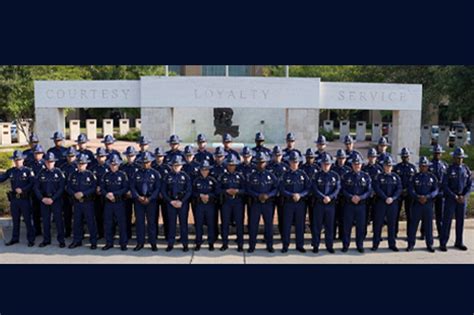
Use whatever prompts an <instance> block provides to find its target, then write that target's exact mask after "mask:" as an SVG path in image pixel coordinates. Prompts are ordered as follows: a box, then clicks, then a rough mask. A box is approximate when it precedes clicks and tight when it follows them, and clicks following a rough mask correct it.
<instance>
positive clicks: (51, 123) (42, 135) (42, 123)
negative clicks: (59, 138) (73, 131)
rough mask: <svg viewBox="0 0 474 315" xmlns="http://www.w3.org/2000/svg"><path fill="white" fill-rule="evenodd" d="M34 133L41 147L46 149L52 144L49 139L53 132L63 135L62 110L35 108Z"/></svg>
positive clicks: (63, 121) (64, 125)
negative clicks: (59, 132)
mask: <svg viewBox="0 0 474 315" xmlns="http://www.w3.org/2000/svg"><path fill="white" fill-rule="evenodd" d="M35 116H36V121H35V132H36V134H37V135H38V137H39V140H40V143H41V145H43V146H44V147H45V149H48V148H49V147H51V146H52V144H53V142H52V140H51V139H50V138H51V137H52V136H53V133H54V132H55V131H61V132H62V133H63V134H64V130H65V129H66V128H65V127H66V124H65V119H64V109H62V108H35Z"/></svg>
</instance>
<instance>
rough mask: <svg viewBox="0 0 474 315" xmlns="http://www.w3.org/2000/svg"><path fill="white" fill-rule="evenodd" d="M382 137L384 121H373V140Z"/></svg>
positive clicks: (376, 140) (375, 140)
mask: <svg viewBox="0 0 474 315" xmlns="http://www.w3.org/2000/svg"><path fill="white" fill-rule="evenodd" d="M380 137H382V123H381V122H378V121H376V122H373V123H372V137H371V140H372V142H378V141H379V139H380Z"/></svg>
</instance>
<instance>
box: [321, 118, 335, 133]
mask: <svg viewBox="0 0 474 315" xmlns="http://www.w3.org/2000/svg"><path fill="white" fill-rule="evenodd" d="M323 128H324V131H326V132H331V131H334V120H325V121H324V122H323Z"/></svg>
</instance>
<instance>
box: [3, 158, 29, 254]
mask: <svg viewBox="0 0 474 315" xmlns="http://www.w3.org/2000/svg"><path fill="white" fill-rule="evenodd" d="M24 159H25V156H24V155H23V153H22V152H21V151H20V150H15V151H14V152H13V156H11V157H10V160H13V161H14V166H13V167H11V168H9V169H8V170H7V171H6V172H5V173H3V174H1V175H0V183H3V182H5V181H6V180H7V179H10V186H11V189H12V190H11V191H10V192H8V193H7V195H8V200H9V201H10V211H11V214H12V221H13V232H12V238H11V239H10V241H8V242H7V243H6V244H5V245H6V246H11V245H13V244H16V243H18V242H19V241H20V219H21V217H23V221H24V222H25V226H26V238H27V240H28V247H32V246H34V245H35V228H34V226H33V224H32V220H31V201H30V193H31V191H32V189H33V184H34V173H33V171H32V170H31V169H30V168H28V167H26V166H24V165H23V163H24Z"/></svg>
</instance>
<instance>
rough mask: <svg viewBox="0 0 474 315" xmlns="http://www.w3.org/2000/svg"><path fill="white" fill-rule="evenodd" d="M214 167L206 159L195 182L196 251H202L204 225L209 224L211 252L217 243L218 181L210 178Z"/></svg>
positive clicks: (208, 233)
mask: <svg viewBox="0 0 474 315" xmlns="http://www.w3.org/2000/svg"><path fill="white" fill-rule="evenodd" d="M211 168H212V165H210V164H209V160H207V159H204V160H203V162H202V163H201V165H200V168H199V170H200V172H199V176H198V177H197V178H196V179H195V180H194V182H193V189H192V191H193V198H194V199H195V201H194V204H195V205H196V210H195V215H194V224H195V226H196V247H195V248H194V250H195V251H199V250H200V249H201V245H202V243H203V241H202V236H203V234H204V233H203V230H204V223H207V242H208V244H209V250H210V251H213V250H214V242H215V241H216V231H215V229H214V228H215V225H214V218H215V215H216V214H215V211H216V207H215V200H216V198H217V194H218V193H217V181H216V179H215V178H214V177H211V176H209V170H210V169H211Z"/></svg>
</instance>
